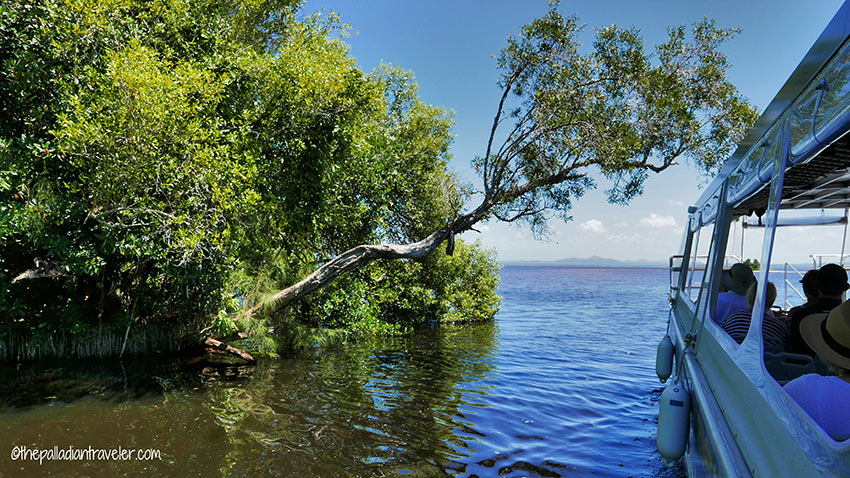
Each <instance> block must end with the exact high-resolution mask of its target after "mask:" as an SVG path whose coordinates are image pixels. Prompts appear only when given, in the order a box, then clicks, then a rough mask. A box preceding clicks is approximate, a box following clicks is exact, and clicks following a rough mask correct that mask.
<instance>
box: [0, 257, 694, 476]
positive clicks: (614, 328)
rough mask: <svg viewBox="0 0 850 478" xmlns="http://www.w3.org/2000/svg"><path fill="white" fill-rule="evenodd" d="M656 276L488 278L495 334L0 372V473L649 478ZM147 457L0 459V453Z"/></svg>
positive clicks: (550, 271) (482, 328)
mask: <svg viewBox="0 0 850 478" xmlns="http://www.w3.org/2000/svg"><path fill="white" fill-rule="evenodd" d="M667 278H668V275H667V271H666V270H652V269H566V268H545V267H506V268H504V269H503V270H502V286H501V288H500V293H501V294H502V295H503V297H504V301H503V304H502V310H501V312H500V313H499V314H498V316H497V318H496V322H495V324H484V325H476V326H465V327H458V328H450V327H442V328H438V329H433V330H423V331H420V332H418V333H416V334H415V335H414V336H412V337H406V338H402V339H394V340H365V341H362V342H359V343H348V344H346V345H345V347H336V348H325V349H319V348H317V349H316V350H313V351H311V352H309V353H304V354H299V355H295V356H291V357H284V358H283V359H281V360H278V361H274V362H270V363H264V364H261V365H260V366H257V367H244V366H236V365H226V364H224V365H222V364H218V365H216V364H210V363H203V362H201V363H196V364H186V363H184V362H178V361H175V360H173V359H168V360H156V358H151V359H149V360H144V361H141V360H135V361H125V362H124V363H121V362H117V361H109V362H102V361H101V362H74V363H63V362H53V363H41V364H35V365H30V366H27V367H22V368H20V369H18V370H13V369H9V368H6V369H4V370H2V375H3V377H2V378H3V379H5V385H4V387H2V391H0V410H2V411H0V448H2V449H0V477H6V476H9V477H12V476H15V477H17V476H104V477H107V476H109V477H111V476H118V475H125V476H164V475H167V476H205V477H206V476H281V477H288V476H321V477H336V476H362V477H379V476H424V477H431V476H433V477H439V476H457V477H472V476H479V477H491V476H508V477H520V476H528V477H536V476H539V477H556V476H570V477H573V476H579V477H581V476H603V477H629V476H633V477H658V476H665V477H666V476H678V474H680V471H678V470H676V471H671V470H667V469H666V468H665V467H664V465H663V464H662V463H661V460H660V457H659V455H658V453H657V452H656V451H655V417H656V414H657V399H658V396H659V393H660V387H661V386H660V385H659V384H658V381H657V379H656V378H655V376H654V375H655V373H654V359H655V346H656V344H657V342H658V340H659V339H660V338H661V336H662V335H663V333H664V329H665V326H666V319H667V313H668V309H667V305H666V292H667ZM21 445H23V446H28V447H38V448H52V447H53V446H54V445H55V446H58V447H59V448H68V447H69V446H74V447H75V448H86V447H89V446H91V447H94V448H106V449H109V448H116V447H119V446H120V447H123V448H125V449H130V448H132V449H150V448H152V449H158V450H160V451H161V453H162V459H161V460H153V461H137V460H136V461H132V460H131V461H52V462H47V461H46V462H44V463H42V464H38V463H33V462H30V461H27V462H21V461H12V460H11V455H10V452H11V451H12V448H13V447H14V446H21Z"/></svg>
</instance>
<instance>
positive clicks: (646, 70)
mask: <svg viewBox="0 0 850 478" xmlns="http://www.w3.org/2000/svg"><path fill="white" fill-rule="evenodd" d="M582 30H583V27H582V26H581V25H580V24H579V21H578V19H576V18H574V17H564V16H563V15H561V14H560V13H559V12H558V11H557V9H556V8H553V9H552V10H551V11H550V12H549V13H548V14H547V15H545V16H543V17H541V18H538V19H535V20H534V21H532V22H531V23H529V24H528V25H526V26H524V27H523V29H522V33H521V34H520V35H518V36H517V37H511V38H509V40H508V46H507V47H506V48H504V49H503V50H502V52H501V55H500V56H499V57H498V63H499V66H500V67H501V68H502V76H501V81H500V85H501V86H502V87H503V90H504V94H505V97H504V98H503V102H504V101H505V99H507V98H508V97H509V95H510V93H513V94H514V96H515V98H514V103H515V104H516V105H517V106H516V107H515V108H514V109H513V110H509V109H508V107H507V106H506V104H505V103H503V104H502V106H501V108H500V114H499V115H498V116H497V123H495V124H494V132H495V131H496V129H498V128H497V127H498V126H500V125H502V124H504V123H506V122H503V120H505V119H507V118H508V117H510V118H513V119H514V125H513V126H512V129H511V130H510V131H509V132H507V133H506V134H504V137H505V139H504V141H503V142H501V143H500V144H497V143H496V142H495V141H496V139H497V136H491V138H490V142H489V144H488V149H487V153H486V154H485V155H484V156H483V157H481V158H478V159H477V161H476V163H475V165H476V168H477V170H478V172H479V173H480V174H481V176H482V178H483V179H484V194H485V196H486V200H485V201H488V202H489V203H493V204H494V206H495V207H494V211H493V212H494V213H495V216H496V217H497V218H499V219H502V220H505V221H525V222H527V223H528V224H529V225H530V226H531V227H532V230H533V231H535V232H538V233H544V232H545V230H546V219H547V217H548V216H547V214H548V213H549V212H557V213H559V214H560V215H561V217H563V218H564V219H569V218H570V216H569V211H570V210H571V208H572V205H573V201H574V200H575V199H576V198H578V197H580V196H581V195H582V194H583V193H584V192H585V191H586V190H587V189H589V188H593V187H595V186H596V183H595V181H594V180H593V178H592V177H591V173H594V172H595V171H597V170H598V171H601V173H602V174H603V175H604V176H605V177H607V178H608V179H610V180H611V181H612V186H611V188H610V189H609V190H608V191H607V193H608V199H609V200H610V201H611V202H613V203H619V204H625V203H627V202H628V201H629V200H630V199H632V198H634V197H635V196H637V195H639V194H641V193H642V192H643V184H644V181H645V180H646V178H647V177H648V175H649V173H650V172H660V171H663V170H664V169H666V168H668V167H670V166H671V165H673V164H676V162H677V160H680V159H685V160H691V161H693V162H694V163H695V164H696V166H697V167H698V168H699V169H701V170H703V171H706V172H708V173H710V172H713V171H716V170H718V169H719V168H720V166H722V163H723V161H725V159H726V158H727V157H729V154H730V153H731V151H732V150H733V148H734V147H735V146H736V145H737V143H738V142H739V141H740V140H741V139H742V138H743V135H744V134H746V132H747V131H748V130H749V128H750V126H751V125H752V124H753V123H754V122H755V120H756V119H757V118H758V115H757V113H756V111H755V110H754V109H753V108H752V107H751V106H750V105H749V104H747V102H746V101H745V100H744V99H743V98H742V97H741V96H740V94H739V93H738V92H737V90H736V89H735V87H734V86H733V85H732V84H731V83H730V82H729V80H728V79H727V78H726V70H727V68H728V66H729V63H728V60H727V58H726V57H725V56H724V55H723V54H722V53H721V52H720V51H719V47H720V46H721V45H722V43H723V42H725V41H727V40H728V39H730V38H731V37H732V36H734V34H735V33H736V32H737V30H735V29H721V28H717V27H716V26H715V23H714V21H713V20H708V19H705V20H703V21H701V22H699V23H697V24H695V25H694V26H693V28H692V29H691V32H690V34H688V30H687V29H686V28H685V27H675V28H670V29H669V30H668V40H667V41H666V42H664V43H661V44H659V45H656V47H655V53H654V54H652V53H649V52H647V51H645V49H644V44H643V40H642V38H641V37H640V33H639V32H638V31H637V30H636V29H634V28H631V29H622V28H619V27H617V26H616V25H614V26H609V27H604V28H600V29H598V30H597V31H596V38H595V40H594V42H593V44H592V48H589V49H584V48H582V46H581V44H580V43H579V41H578V37H579V35H580V33H581V31H582Z"/></svg>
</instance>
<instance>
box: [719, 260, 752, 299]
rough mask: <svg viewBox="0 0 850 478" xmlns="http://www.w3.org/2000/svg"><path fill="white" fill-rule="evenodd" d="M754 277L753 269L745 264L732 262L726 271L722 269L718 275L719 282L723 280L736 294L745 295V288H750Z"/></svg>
mask: <svg viewBox="0 0 850 478" xmlns="http://www.w3.org/2000/svg"><path fill="white" fill-rule="evenodd" d="M755 281H756V277H755V276H754V275H753V270H752V269H750V266H748V265H746V264H741V263H738V264H733V265H732V268H731V269H729V270H728V271H723V274H722V275H721V276H720V282H723V284H724V285H726V287H728V288H729V290H731V291H733V292H735V293H736V294H738V295H745V294H746V293H747V289H749V288H750V285H752V283H753V282H755Z"/></svg>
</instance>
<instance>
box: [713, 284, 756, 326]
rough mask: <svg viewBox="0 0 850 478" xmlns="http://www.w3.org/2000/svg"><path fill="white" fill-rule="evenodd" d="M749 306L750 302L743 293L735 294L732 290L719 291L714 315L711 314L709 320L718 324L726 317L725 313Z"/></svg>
mask: <svg viewBox="0 0 850 478" xmlns="http://www.w3.org/2000/svg"><path fill="white" fill-rule="evenodd" d="M749 308H750V303H749V302H747V298H746V297H744V296H743V295H740V294H736V293H734V292H732V291H729V292H721V293H720V294H717V306H715V307H714V315H712V316H711V320H713V321H714V322H715V323H716V324H718V325H720V322H721V321H722V320H723V319H724V318H726V316H727V315H729V314H732V313H735V312H740V311H742V310H747V309H749Z"/></svg>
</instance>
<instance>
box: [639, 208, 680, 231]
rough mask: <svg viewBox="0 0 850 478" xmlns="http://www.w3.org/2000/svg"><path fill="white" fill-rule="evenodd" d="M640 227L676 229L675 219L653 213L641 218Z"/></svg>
mask: <svg viewBox="0 0 850 478" xmlns="http://www.w3.org/2000/svg"><path fill="white" fill-rule="evenodd" d="M640 225H641V226H649V227H657V228H666V227H673V228H675V227H677V226H678V224H676V218H674V217H673V216H659V215H658V214H655V213H654V212H653V213H651V214H650V215H649V216H647V217H642V218H641V219H640Z"/></svg>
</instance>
